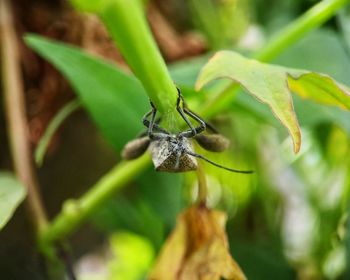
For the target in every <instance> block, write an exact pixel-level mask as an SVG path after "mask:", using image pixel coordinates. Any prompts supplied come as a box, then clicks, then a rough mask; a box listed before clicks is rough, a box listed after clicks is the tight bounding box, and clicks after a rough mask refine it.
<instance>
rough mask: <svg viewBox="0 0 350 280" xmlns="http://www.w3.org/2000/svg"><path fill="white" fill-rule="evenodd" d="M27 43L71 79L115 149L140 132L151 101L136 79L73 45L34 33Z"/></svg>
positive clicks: (83, 102)
mask: <svg viewBox="0 0 350 280" xmlns="http://www.w3.org/2000/svg"><path fill="white" fill-rule="evenodd" d="M26 42H27V44H28V45H29V46H30V47H32V48H33V49H34V50H35V51H36V52H38V53H39V54H40V55H41V56H43V57H44V58H46V59H47V60H48V61H50V62H51V63H52V64H53V65H55V66H56V67H57V68H58V69H59V70H60V71H61V72H62V74H63V75H64V76H65V77H66V78H67V79H68V80H69V81H70V83H71V85H72V86H73V88H74V89H75V91H76V93H77V94H78V96H79V97H80V99H81V101H82V104H83V106H84V107H85V108H86V109H87V111H88V112H89V113H90V114H91V116H92V118H93V119H94V121H95V122H96V124H97V126H98V127H99V128H100V129H101V131H102V133H103V134H104V135H105V137H106V138H107V139H108V140H109V141H110V143H111V144H112V145H113V146H114V148H115V149H116V150H118V151H119V150H120V149H121V148H122V146H123V145H124V144H125V143H126V142H127V141H128V140H130V139H131V138H134V137H135V135H137V134H138V133H139V131H140V130H141V129H142V122H141V118H142V115H143V114H144V113H145V111H147V109H148V108H147V106H148V100H147V98H146V94H145V93H144V89H143V87H142V86H141V84H140V83H139V82H138V81H137V80H136V78H134V77H132V76H131V75H128V74H126V73H124V72H123V71H121V70H120V69H118V67H117V66H115V65H112V64H111V63H108V62H105V61H103V60H102V59H100V58H96V57H93V56H91V55H88V54H86V53H84V52H83V51H82V50H79V49H77V48H74V47H72V46H68V45H65V44H62V43H58V42H53V41H50V40H47V39H44V38H42V37H39V36H35V35H29V36H27V37H26Z"/></svg>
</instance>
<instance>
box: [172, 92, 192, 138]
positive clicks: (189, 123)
mask: <svg viewBox="0 0 350 280" xmlns="http://www.w3.org/2000/svg"><path fill="white" fill-rule="evenodd" d="M177 92H178V97H177V102H176V110H177V111H178V112H179V114H180V115H181V117H182V118H183V120H184V121H185V122H186V123H187V125H188V126H189V127H190V129H191V131H192V137H193V136H195V135H196V134H197V132H196V129H195V128H194V127H193V125H192V124H191V122H190V120H189V119H188V118H187V116H186V115H185V112H184V111H183V108H181V101H182V104H184V102H185V101H184V99H183V96H182V94H181V92H180V89H179V88H177Z"/></svg>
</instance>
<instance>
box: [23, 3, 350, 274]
mask: <svg viewBox="0 0 350 280" xmlns="http://www.w3.org/2000/svg"><path fill="white" fill-rule="evenodd" d="M192 2H193V3H196V5H199V6H198V7H199V9H200V11H198V10H197V11H196V12H197V13H202V14H203V13H205V12H210V13H212V14H213V15H210V14H208V13H207V14H205V16H204V17H205V21H206V22H209V23H210V22H214V21H215V17H216V16H217V14H218V13H221V12H222V11H221V10H216V8H215V7H211V8H210V9H209V10H208V7H206V6H205V5H207V4H208V3H209V2H210V1H203V2H201V1H192ZM211 2H218V3H219V2H220V1H211ZM314 2H315V1H301V0H300V1H291V0H284V1H276V0H275V1H272V0H271V1H252V0H251V1H247V2H244V3H246V5H248V6H249V7H248V8H247V9H248V10H249V11H250V12H251V14H249V13H247V14H244V13H243V14H241V16H242V15H243V17H244V18H243V20H242V19H241V18H240V19H237V20H238V21H239V22H238V23H241V24H242V22H244V27H242V32H241V33H237V32H232V33H226V32H222V31H223V28H224V30H229V29H230V28H231V27H232V26H234V25H235V23H237V22H235V20H236V18H235V17H233V16H232V15H230V13H227V16H229V18H230V17H232V18H231V21H223V22H220V24H219V23H218V24H210V25H209V27H210V29H208V27H206V26H204V25H203V23H202V27H201V30H202V32H203V31H204V32H203V34H204V35H205V36H207V39H208V41H209V45H210V46H211V48H212V49H214V48H218V47H223V46H224V47H229V48H235V49H237V48H238V42H239V39H241V36H243V34H245V33H244V32H243V31H244V30H245V28H247V30H249V28H250V25H251V24H252V19H253V17H252V14H253V15H255V17H256V22H254V24H255V25H258V29H259V31H260V32H261V33H262V34H270V32H271V31H272V30H277V29H279V28H281V27H282V26H283V25H284V24H285V23H286V22H289V21H290V20H291V19H292V18H295V17H296V16H298V15H300V14H301V13H302V12H304V11H305V9H306V8H307V7H308V6H310V5H312V4H313V3H314ZM203 3H204V4H203ZM202 5H203V6H202ZM198 7H197V8H196V9H198ZM220 9H221V8H220ZM228 12H230V11H228ZM238 23H237V24H238ZM222 25H224V27H223V26H222ZM245 25H247V26H246V27H245ZM203 26H204V27H203ZM239 26H241V25H239ZM239 28H241V27H239ZM343 32H344V30H343V29H341V28H338V26H337V25H335V24H334V23H329V24H328V26H327V28H322V29H320V30H318V31H315V32H313V33H311V34H309V35H307V36H306V37H305V38H303V39H302V40H301V41H300V42H298V43H297V44H296V45H294V46H290V48H289V49H287V50H286V51H285V52H284V53H283V54H282V55H280V56H279V57H278V58H277V59H276V60H275V61H274V62H276V63H278V64H281V65H285V66H287V67H294V68H304V69H309V70H312V71H317V72H323V73H326V74H329V75H331V76H333V77H335V78H336V79H337V80H339V81H341V82H343V83H344V84H347V85H348V86H350V80H349V75H348V73H350V71H349V70H350V59H349V52H348V49H347V48H346V47H345V46H346V41H345V40H344V38H345V37H344V34H343ZM219 35H220V36H222V37H221V38H219V39H218V38H216V36H219ZM263 37H264V35H263ZM265 37H269V36H265ZM27 41H28V42H29V44H30V45H31V46H32V47H33V48H34V49H36V50H38V51H39V52H40V53H41V54H42V55H44V56H45V57H46V58H48V59H49V60H50V59H51V61H52V62H53V63H54V64H55V65H56V66H57V67H58V68H59V69H60V70H61V71H62V72H63V73H64V74H65V75H66V77H67V78H68V79H69V80H70V81H71V82H72V84H73V86H74V87H75V89H76V91H77V93H78V95H79V96H80V98H81V99H82V102H83V104H84V106H85V108H86V109H87V110H88V111H89V112H90V113H91V115H92V117H93V119H94V121H95V122H96V124H97V125H98V126H99V128H100V129H101V131H102V133H103V134H104V135H105V137H106V138H107V139H108V140H110V143H111V144H112V145H113V146H114V148H115V150H117V151H120V148H121V147H122V145H123V144H124V143H125V142H126V141H127V140H129V139H131V138H133V137H134V136H136V134H137V133H138V132H139V131H141V129H142V127H141V122H140V118H141V116H142V114H143V113H144V112H145V111H146V110H147V107H148V105H147V104H148V102H147V99H146V98H145V94H144V92H143V89H142V87H141V85H140V84H139V83H138V82H137V81H136V79H134V78H133V77H132V76H129V75H126V74H125V73H124V72H122V71H120V72H119V71H118V70H117V68H116V67H114V66H113V67H112V66H110V65H109V64H107V63H105V62H97V61H96V60H93V59H92V58H91V57H90V56H88V55H86V54H83V53H81V52H79V51H77V50H74V49H70V48H67V47H66V46H58V45H56V44H53V43H50V42H46V41H44V40H42V39H39V38H35V37H31V38H29V39H27ZM215 42H216V43H217V44H215ZM63 50H64V51H65V54H64V55H60V54H62V52H61V51H63ZM245 51H247V50H245ZM51 53H54V54H55V55H54V56H52V55H50V54H51ZM67 54H68V55H67ZM54 57H56V58H54ZM207 58H208V55H204V56H203V57H199V58H196V59H194V60H193V59H192V60H188V61H183V62H179V63H176V64H175V65H172V66H170V69H171V73H172V76H173V78H174V80H175V82H176V83H177V84H178V85H179V86H180V87H182V88H183V89H184V95H185V97H186V99H187V100H188V102H189V104H191V105H192V104H193V105H194V106H196V105H198V107H199V106H201V104H202V103H203V102H205V100H206V99H208V98H210V96H207V95H205V94H206V93H207V92H210V89H209V90H206V91H203V92H200V93H194V90H193V88H194V82H195V79H196V78H197V75H198V72H199V70H200V68H201V67H202V66H203V65H204V63H205V62H206V61H207ZM97 69H98V70H97ZM99 92H103V93H104V94H103V95H102V94H98V93H99ZM294 104H295V110H296V112H297V115H298V117H299V120H300V124H301V130H302V133H303V144H302V149H301V152H300V154H299V155H297V156H295V155H293V154H292V152H291V149H290V142H289V141H290V140H289V139H288V138H287V135H286V133H285V131H284V130H283V129H281V127H280V126H279V125H276V120H275V118H274V117H273V115H272V114H271V112H270V111H269V110H268V109H267V108H266V107H264V105H262V104H259V103H257V102H256V101H255V100H254V99H253V98H252V97H251V96H248V95H246V94H242V93H239V94H238V95H237V96H236V98H235V100H234V102H233V103H232V104H231V106H230V107H229V110H227V111H226V112H222V113H221V115H219V116H218V117H217V118H215V119H213V120H212V121H213V122H214V123H215V124H216V126H217V127H218V128H219V130H220V131H223V132H224V134H225V135H227V136H229V138H230V139H232V147H231V149H230V150H229V151H228V152H227V153H226V154H225V155H220V156H216V155H215V159H217V160H218V161H219V163H222V164H227V165H231V164H232V165H235V166H236V165H238V166H243V167H244V166H245V165H250V163H251V164H252V165H254V166H255V170H256V173H257V175H254V176H252V177H246V176H242V175H236V174H230V173H229V174H228V173H225V172H224V171H221V170H218V169H214V168H210V167H207V166H206V167H205V168H206V170H207V172H208V181H209V184H210V186H209V190H210V193H209V202H210V205H211V206H213V207H219V208H221V209H224V210H225V211H226V212H227V213H228V215H229V217H230V218H231V219H230V222H229V224H228V227H227V232H228V236H229V239H230V245H231V249H232V254H233V256H234V257H235V258H236V260H237V262H238V263H239V264H240V265H241V266H242V268H243V270H244V272H245V273H246V275H247V276H248V278H249V279H295V278H296V277H297V278H298V279H340V278H342V279H349V277H350V265H349V263H350V238H349V229H350V223H349V222H348V216H347V215H348V214H347V213H348V211H349V209H350V204H349V200H350V175H349V174H350V162H349V161H350V141H349V136H350V113H349V112H346V111H343V110H341V109H338V108H335V107H324V106H320V105H316V104H314V103H312V102H310V101H305V100H301V99H300V98H299V97H295V98H294ZM125 120H127V121H125ZM209 156H211V155H208V157H209ZM195 184H196V182H195V178H194V176H193V174H186V175H185V176H183V177H182V176H179V175H171V174H170V175H169V174H158V173H155V172H154V171H152V170H148V171H147V172H145V173H144V174H142V176H140V177H138V178H134V180H133V183H132V184H131V185H130V186H129V187H128V188H127V189H125V190H123V192H122V193H120V194H119V195H118V196H117V197H112V198H111V199H110V201H108V203H106V204H105V205H104V206H103V207H102V208H101V209H100V210H99V211H98V212H97V213H95V214H94V216H93V217H92V219H91V223H92V224H93V225H94V226H95V227H96V228H97V229H98V230H99V231H102V232H104V233H106V234H107V235H111V236H112V237H111V238H112V239H111V240H112V245H111V246H110V247H111V248H112V250H113V251H118V250H122V251H123V250H130V251H126V252H127V253H125V254H124V253H121V254H119V256H120V258H121V259H120V260H119V261H116V260H112V262H113V266H115V267H116V268H115V270H113V271H115V274H116V275H119V274H118V273H121V272H120V271H129V270H128V267H127V266H128V265H126V264H127V263H128V264H130V263H132V264H133V265H134V266H133V267H134V268H135V271H144V270H145V269H147V268H149V267H147V265H148V266H149V265H150V264H151V261H150V259H151V258H152V257H151V256H152V254H153V253H152V252H153V251H154V252H155V253H157V252H158V250H159V249H160V246H161V244H162V243H163V242H164V239H165V237H166V236H167V234H168V233H169V231H170V230H171V228H172V227H173V225H174V223H175V219H176V215H177V214H178V213H179V211H180V209H181V208H182V207H183V206H184V205H186V204H188V203H189V202H191V201H192V199H193V197H194V193H195V191H196V186H195ZM120 230H127V231H129V232H133V233H136V234H138V235H140V236H143V237H145V238H146V239H147V240H149V242H150V244H148V243H147V242H146V243H145V242H143V241H140V240H138V239H137V238H136V237H134V236H127V237H125V236H124V237H125V238H124V237H123V238H124V239H122V240H124V241H123V242H126V243H125V246H126V247H127V248H128V249H125V247H124V246H121V247H119V246H118V245H117V244H118V243H119V242H120V240H121V239H119V238H118V237H116V236H115V232H118V231H120ZM146 244H147V245H146ZM149 246H151V247H152V248H150V247H149ZM146 247H147V248H146ZM140 248H146V249H143V251H144V252H145V254H146V255H147V254H148V255H147V256H146V257H145V259H140V262H138V261H135V259H134V256H138V254H139V252H140V250H141V249H140ZM120 252H121V251H120ZM123 252H124V251H123ZM117 255H118V253H117ZM141 260H143V261H141ZM124 264H125V265H126V266H125V267H126V268H125V270H124V268H123V265H124ZM129 273H130V274H128V275H127V276H124V277H125V278H120V279H135V280H136V279H141V278H140V275H139V274H133V273H134V272H129ZM128 277H129V278H128Z"/></svg>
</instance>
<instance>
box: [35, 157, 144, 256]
mask: <svg viewBox="0 0 350 280" xmlns="http://www.w3.org/2000/svg"><path fill="white" fill-rule="evenodd" d="M149 163H150V157H149V155H148V154H145V155H144V156H142V157H140V158H139V159H137V160H133V161H128V162H121V163H119V164H118V165H117V166H116V167H115V168H113V169H112V170H111V171H110V172H108V173H107V174H105V175H104V176H103V177H102V178H101V179H100V180H99V181H98V182H97V183H96V184H95V185H94V186H93V187H92V188H91V189H90V190H89V191H88V192H87V193H86V194H84V195H83V196H82V197H81V198H80V199H77V200H73V199H70V200H67V201H66V202H65V203H64V204H63V208H62V211H61V212H60V214H59V215H58V216H57V217H56V218H55V219H54V221H53V222H52V223H51V225H50V226H49V227H48V228H47V229H46V230H45V231H44V232H42V234H41V238H40V241H41V248H42V249H43V250H44V251H45V248H47V247H48V245H49V244H50V243H52V242H55V241H58V240H62V239H63V238H64V237H65V236H67V235H69V234H70V233H72V232H73V231H74V230H76V229H77V228H78V227H79V226H80V225H81V224H82V223H83V222H84V221H85V220H86V218H87V217H89V216H90V215H91V214H92V213H93V212H94V211H95V210H96V209H97V208H99V207H100V206H101V205H102V204H103V203H104V202H105V201H106V200H107V199H108V198H111V197H112V195H113V194H114V193H115V192H117V191H118V190H119V189H120V188H122V187H123V186H125V185H126V184H127V183H128V182H130V180H131V179H132V178H135V176H137V174H140V173H141V172H142V171H143V170H145V169H146V168H147V167H148V166H149Z"/></svg>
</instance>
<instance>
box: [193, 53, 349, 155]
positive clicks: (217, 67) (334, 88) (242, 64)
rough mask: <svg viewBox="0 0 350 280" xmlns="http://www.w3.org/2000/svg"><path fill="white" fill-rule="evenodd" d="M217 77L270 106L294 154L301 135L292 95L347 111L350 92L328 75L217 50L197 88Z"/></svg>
mask: <svg viewBox="0 0 350 280" xmlns="http://www.w3.org/2000/svg"><path fill="white" fill-rule="evenodd" d="M218 78H230V79H232V80H234V81H235V82H237V83H239V84H240V85H241V86H242V87H243V88H244V89H245V90H246V91H248V92H249V93H250V94H252V95H253V96H255V97H256V98H257V99H258V100H260V101H261V102H263V103H266V104H267V105H269V106H270V108H271V110H272V112H273V113H274V115H275V116H276V117H277V118H278V119H279V120H280V121H281V123H282V124H283V125H284V126H285V127H286V128H287V129H288V131H289V133H290V135H291V137H292V139H293V142H294V151H295V152H298V151H299V149H300V145H301V133H300V128H299V124H298V120H297V118H296V115H295V112H294V108H293V100H292V97H291V92H295V93H296V94H298V95H300V96H301V97H303V98H309V99H311V100H313V101H316V102H318V103H322V104H326V105H334V106H338V107H341V108H343V109H350V90H349V89H348V88H347V87H346V86H345V85H342V84H340V83H337V82H336V81H335V80H333V79H332V78H331V77H329V76H327V75H324V74H320V73H315V72H310V71H306V70H298V69H290V68H286V67H281V66H276V65H270V64H265V63H260V62H258V61H256V60H253V59H248V58H245V57H243V56H242V55H240V54H238V53H235V52H232V51H220V52H218V53H216V54H215V55H214V57H213V58H211V59H210V60H209V62H208V63H207V64H206V65H205V66H204V67H203V69H202V71H201V73H200V75H199V77H198V79H197V84H196V88H197V89H200V88H201V87H203V86H204V85H205V84H207V83H209V82H211V81H212V80H215V79H218Z"/></svg>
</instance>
